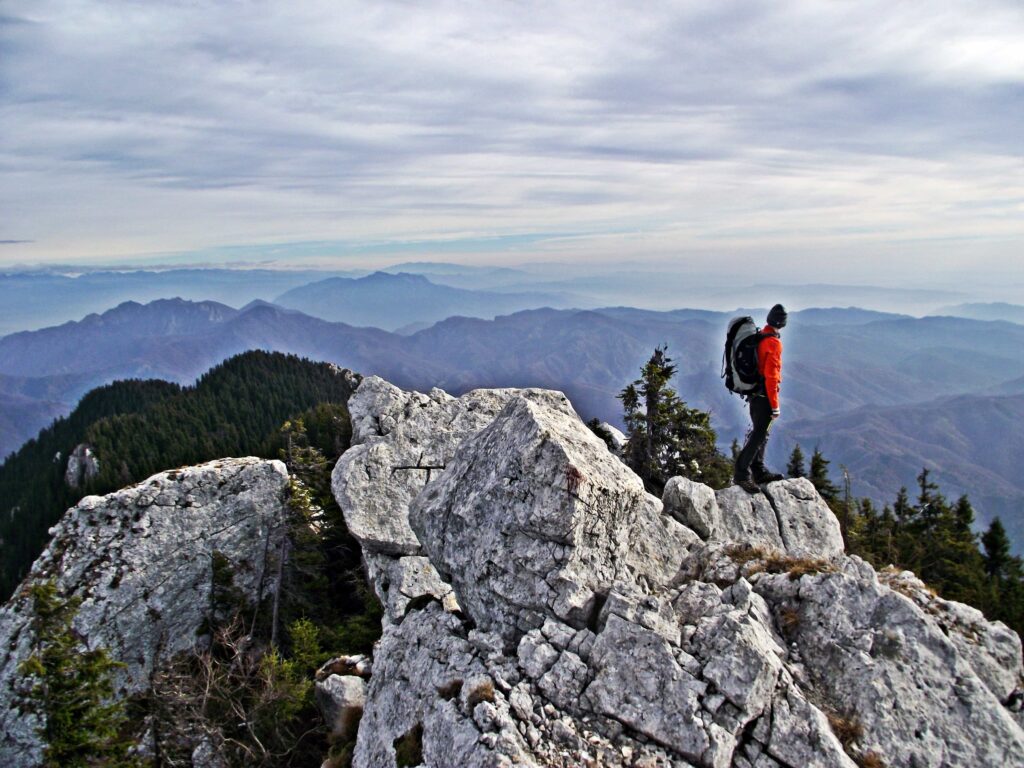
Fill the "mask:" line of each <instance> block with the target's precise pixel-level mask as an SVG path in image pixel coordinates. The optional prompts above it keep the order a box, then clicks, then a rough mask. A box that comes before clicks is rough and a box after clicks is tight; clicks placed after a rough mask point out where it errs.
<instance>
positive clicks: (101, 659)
mask: <svg viewBox="0 0 1024 768" xmlns="http://www.w3.org/2000/svg"><path fill="white" fill-rule="evenodd" d="M30 595H31V597H32V603H33V617H32V632H33V634H34V638H35V639H34V647H33V652H32V654H31V655H30V656H29V657H28V658H27V659H25V661H23V662H22V663H21V664H20V665H19V667H18V671H19V672H20V673H21V674H22V675H26V676H29V677H31V678H32V687H31V689H30V690H29V692H28V693H27V695H26V696H25V698H24V700H23V706H24V707H25V708H26V709H27V710H29V711H31V712H34V713H35V714H36V715H37V716H39V718H40V719H41V720H42V721H43V724H42V725H41V726H40V728H39V731H38V733H39V736H40V738H41V739H42V740H43V742H44V744H45V745H46V746H45V749H44V753H43V755H44V763H43V765H44V766H46V768H58V767H59V768H78V767H79V766H81V767H82V768H84V767H85V766H95V765H104V766H111V767H112V768H119V767H121V766H133V765H136V764H137V763H136V761H135V760H133V759H131V758H129V756H128V748H129V746H130V743H129V742H128V741H126V740H125V739H123V738H122V737H121V736H120V730H121V728H122V726H123V725H124V723H125V712H124V702H123V701H119V700H116V699H114V684H113V679H112V676H113V673H114V670H116V669H117V668H119V667H123V666H124V664H121V663H120V662H116V661H113V660H112V659H111V658H110V656H109V655H108V654H107V651H106V649H104V648H97V649H93V650H85V651H83V650H81V646H82V639H81V638H80V637H79V636H78V635H77V634H76V633H75V631H74V630H73V629H72V626H71V624H72V621H73V620H74V617H75V613H76V612H77V611H78V606H79V605H80V603H81V601H80V600H79V599H77V598H72V599H65V598H62V597H61V596H60V595H59V594H58V592H57V584H56V582H55V581H54V580H53V579H51V580H49V581H45V582H41V583H37V584H34V585H33V586H32V587H31V588H30Z"/></svg>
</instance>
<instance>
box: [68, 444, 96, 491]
mask: <svg viewBox="0 0 1024 768" xmlns="http://www.w3.org/2000/svg"><path fill="white" fill-rule="evenodd" d="M99 473H100V461H99V459H97V458H96V454H95V453H93V450H92V448H91V447H90V446H88V445H86V444H85V443H81V444H79V445H76V446H75V449H74V450H73V451H72V452H71V453H70V454H68V464H67V468H66V469H65V470H64V482H65V483H66V484H67V485H68V487H70V488H80V487H81V486H82V484H83V483H84V482H85V481H86V480H91V479H92V478H94V477H96V475H98V474H99Z"/></svg>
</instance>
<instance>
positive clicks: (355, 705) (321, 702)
mask: <svg viewBox="0 0 1024 768" xmlns="http://www.w3.org/2000/svg"><path fill="white" fill-rule="evenodd" d="M316 703H317V706H318V707H319V708H320V714H321V715H323V718H324V722H325V723H327V727H328V728H329V729H330V732H331V737H332V738H336V739H343V740H344V739H348V738H351V737H352V736H354V735H355V732H356V728H358V727H359V718H361V717H362V715H363V706H364V705H365V704H366V681H365V680H363V678H361V677H358V676H356V675H330V676H329V677H327V678H326V679H325V680H319V681H317V683H316Z"/></svg>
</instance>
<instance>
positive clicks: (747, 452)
mask: <svg viewBox="0 0 1024 768" xmlns="http://www.w3.org/2000/svg"><path fill="white" fill-rule="evenodd" d="M750 421H751V423H752V424H753V425H754V426H753V429H751V430H750V433H749V434H748V435H747V442H746V443H744V445H743V450H742V451H740V455H739V456H738V457H737V458H736V471H735V472H734V473H733V477H734V478H735V479H736V480H747V479H749V478H750V473H751V470H753V473H754V480H757V479H758V478H759V477H761V476H762V475H765V474H767V473H768V468H767V467H766V466H765V465H764V448H765V446H766V445H768V430H769V428H770V427H771V425H772V406H771V403H769V402H768V397H767V395H754V396H753V397H751V398H750Z"/></svg>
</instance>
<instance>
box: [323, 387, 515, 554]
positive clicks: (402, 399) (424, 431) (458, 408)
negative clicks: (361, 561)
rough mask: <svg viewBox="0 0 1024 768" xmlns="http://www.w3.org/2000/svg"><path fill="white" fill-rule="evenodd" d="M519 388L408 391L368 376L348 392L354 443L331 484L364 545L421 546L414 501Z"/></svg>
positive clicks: (391, 550)
mask: <svg viewBox="0 0 1024 768" xmlns="http://www.w3.org/2000/svg"><path fill="white" fill-rule="evenodd" d="M520 392H521V391H520V390H511V389H488V390H476V391H473V392H468V393H467V394H465V395H463V396H462V397H460V398H458V399H456V398H454V397H452V396H451V395H448V394H447V393H445V392H442V391H441V390H439V389H434V390H431V392H430V394H429V395H424V394H421V393H419V392H404V391H402V390H400V389H398V387H395V386H394V385H392V384H389V383H388V382H386V381H384V380H383V379H381V378H379V377H377V376H369V377H367V378H365V379H363V380H362V382H361V383H360V385H359V387H358V389H357V390H356V391H355V393H354V394H353V395H352V397H351V398H350V399H349V412H350V414H351V418H352V447H351V448H350V449H349V450H347V451H346V452H345V453H344V454H343V455H342V457H341V460H340V461H339V462H338V464H337V466H336V467H335V469H334V473H333V476H332V485H333V487H334V495H335V497H336V498H337V500H338V504H339V505H340V506H341V509H342V512H344V514H345V522H346V524H347V525H348V528H349V531H351V533H352V535H353V536H355V537H356V539H358V540H359V543H360V545H361V546H362V548H363V551H364V552H370V553H373V552H382V553H386V554H406V555H413V554H417V553H418V552H419V550H420V544H419V541H418V540H417V538H416V534H414V533H413V531H412V529H411V528H410V527H409V519H408V509H409V503H410V502H411V501H412V500H413V498H415V496H416V495H417V494H418V493H419V492H420V490H422V488H423V487H424V485H426V484H427V483H428V482H430V481H431V480H434V479H436V478H437V477H438V475H439V474H440V473H441V472H442V471H443V469H444V467H445V466H446V465H447V464H448V462H449V461H450V460H451V458H452V455H453V454H454V453H455V449H456V448H457V447H458V446H459V444H460V443H461V442H462V441H463V440H464V439H465V438H467V437H469V436H470V435H472V434H474V433H475V432H477V431H479V430H480V429H482V428H483V427H485V426H487V424H489V423H490V422H491V421H492V420H493V419H494V417H495V416H496V415H497V414H498V412H499V411H500V410H501V409H502V408H503V407H504V406H505V403H506V402H508V400H509V399H510V398H511V397H514V396H516V395H517V394H518V393H520ZM526 396H529V395H528V392H527V393H526Z"/></svg>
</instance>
